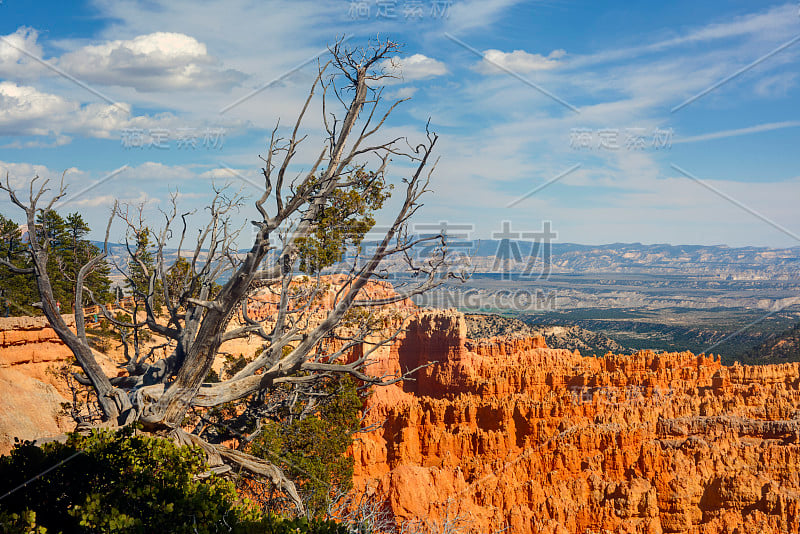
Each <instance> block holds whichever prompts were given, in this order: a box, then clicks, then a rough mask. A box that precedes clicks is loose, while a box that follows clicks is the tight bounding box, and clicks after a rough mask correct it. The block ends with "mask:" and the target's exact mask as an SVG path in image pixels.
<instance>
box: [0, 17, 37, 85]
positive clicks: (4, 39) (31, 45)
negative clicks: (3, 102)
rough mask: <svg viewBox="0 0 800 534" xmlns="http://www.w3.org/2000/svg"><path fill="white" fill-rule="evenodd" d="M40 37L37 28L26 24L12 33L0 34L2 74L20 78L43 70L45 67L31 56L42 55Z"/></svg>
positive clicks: (0, 65)
mask: <svg viewBox="0 0 800 534" xmlns="http://www.w3.org/2000/svg"><path fill="white" fill-rule="evenodd" d="M38 37H39V34H38V33H37V32H36V30H34V29H32V28H26V27H24V26H23V27H21V28H19V29H17V31H16V32H14V33H12V34H9V35H3V36H0V76H3V77H8V78H12V77H13V78H17V79H19V78H28V77H31V76H35V75H38V74H39V73H41V72H42V70H43V69H44V68H45V67H44V66H43V65H41V64H40V63H38V62H37V61H36V60H34V59H32V58H31V55H33V56H35V57H39V58H40V57H41V56H42V47H41V46H39V43H38V42H37V39H38ZM23 50H24V51H27V52H28V53H29V54H30V55H29V54H26V53H25V52H23Z"/></svg>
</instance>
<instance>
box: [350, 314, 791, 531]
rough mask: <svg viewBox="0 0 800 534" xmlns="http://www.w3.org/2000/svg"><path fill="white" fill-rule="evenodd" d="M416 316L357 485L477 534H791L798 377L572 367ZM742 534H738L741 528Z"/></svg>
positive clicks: (374, 415)
mask: <svg viewBox="0 0 800 534" xmlns="http://www.w3.org/2000/svg"><path fill="white" fill-rule="evenodd" d="M465 333H466V327H465V323H464V318H463V316H462V315H461V314H460V313H457V312H452V311H436V312H420V313H419V314H417V315H416V316H415V317H413V318H412V319H411V320H410V322H409V324H408V325H407V332H406V334H405V336H404V337H403V338H402V339H401V340H399V341H398V342H397V343H395V344H394V345H393V346H392V347H391V348H386V350H384V351H383V353H382V354H381V356H380V362H379V364H378V365H376V366H374V367H373V370H372V372H373V373H376V374H384V373H396V372H399V371H400V370H408V369H413V368H415V367H417V366H420V365H425V364H431V365H430V366H428V367H425V368H424V369H422V370H421V371H419V372H418V374H417V380H416V381H414V382H405V383H403V384H398V385H395V386H390V387H386V388H380V389H378V390H377V391H376V392H375V393H374V394H373V395H372V396H371V397H370V398H369V400H368V402H367V405H368V408H369V409H368V411H367V418H368V421H367V422H368V423H369V422H374V423H380V422H383V426H382V427H381V428H380V429H379V430H377V431H375V432H372V433H368V434H363V435H360V440H359V441H357V442H356V443H355V444H354V446H353V449H352V454H353V456H354V458H355V460H356V487H359V488H365V487H366V488H368V489H367V491H368V492H371V493H374V495H375V496H376V497H377V498H378V499H385V500H386V502H387V503H388V505H389V506H390V507H391V509H392V510H393V511H394V513H395V514H397V515H398V516H399V517H400V518H403V519H413V518H434V519H435V518H440V519H444V518H450V519H452V518H454V517H456V516H458V517H459V518H460V519H464V522H463V523H462V525H468V526H469V527H470V528H471V529H472V531H474V532H494V531H497V530H499V529H502V528H506V527H508V529H507V530H506V531H505V532H514V533H520V534H525V533H536V532H546V533H549V532H571V533H576V532H578V533H586V532H595V533H599V532H692V533H722V532H730V533H733V532H759V533H767V532H798V530H800V527H799V526H798V521H800V441H799V437H800V419H798V417H800V411H798V408H800V364H783V365H770V366H760V367H749V366H733V367H725V366H723V365H722V364H721V363H720V361H719V359H718V358H715V357H706V356H696V355H694V354H691V353H689V352H682V353H671V354H663V353H662V354H656V353H653V352H641V353H639V354H635V355H630V356H618V355H610V354H609V355H606V356H605V357H601V358H594V357H582V356H581V355H580V354H578V353H577V352H574V353H573V352H570V351H566V350H558V349H549V348H547V347H546V345H545V343H544V340H543V339H542V338H537V337H534V338H527V339H519V338H516V339H497V338H493V339H488V340H479V341H473V340H467V339H466V335H465ZM737 529H738V530H737Z"/></svg>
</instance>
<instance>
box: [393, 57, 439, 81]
mask: <svg viewBox="0 0 800 534" xmlns="http://www.w3.org/2000/svg"><path fill="white" fill-rule="evenodd" d="M381 67H382V68H383V69H385V70H386V73H387V74H391V75H393V76H399V77H401V78H402V80H403V81H406V82H411V81H415V80H424V79H426V78H433V77H436V76H442V75H444V74H447V67H446V66H445V64H444V63H442V62H441V61H437V60H435V59H433V58H431V57H428V56H425V55H423V54H414V55H412V56H408V57H404V58H401V57H400V56H395V57H393V58H392V59H387V60H384V61H383V62H382V63H381Z"/></svg>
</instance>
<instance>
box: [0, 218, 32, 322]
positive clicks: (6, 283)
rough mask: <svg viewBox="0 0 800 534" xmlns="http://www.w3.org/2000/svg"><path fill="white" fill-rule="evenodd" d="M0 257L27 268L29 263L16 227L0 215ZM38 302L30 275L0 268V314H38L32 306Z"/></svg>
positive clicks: (0, 266) (12, 222)
mask: <svg viewBox="0 0 800 534" xmlns="http://www.w3.org/2000/svg"><path fill="white" fill-rule="evenodd" d="M0 258H2V259H4V260H7V261H9V262H11V263H12V264H13V265H15V266H17V267H19V268H23V269H27V268H30V267H31V261H30V258H29V257H28V254H27V253H26V246H25V242H24V241H23V238H22V232H21V231H20V228H19V226H18V225H17V224H16V223H15V222H14V221H12V220H11V219H8V218H6V217H4V216H3V215H2V214H0ZM38 300H39V296H38V292H37V290H36V281H35V280H34V278H33V275H30V274H17V273H13V272H11V269H9V268H8V267H5V266H3V265H0V315H2V316H6V315H7V314H8V315H12V316H16V315H38V314H39V313H40V312H39V310H37V309H36V308H34V307H33V306H32V304H33V303H34V302H36V301H38Z"/></svg>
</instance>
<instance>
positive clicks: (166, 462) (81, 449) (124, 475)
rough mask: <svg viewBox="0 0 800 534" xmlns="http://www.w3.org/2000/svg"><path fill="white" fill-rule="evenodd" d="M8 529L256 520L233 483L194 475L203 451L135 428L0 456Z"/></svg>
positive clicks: (220, 524)
mask: <svg viewBox="0 0 800 534" xmlns="http://www.w3.org/2000/svg"><path fill="white" fill-rule="evenodd" d="M59 462H63V463H62V464H61V465H58V467H56V468H55V469H51V470H50V471H48V472H46V473H45V474H44V475H43V476H41V477H39V478H38V479H36V480H34V481H32V482H30V483H29V484H27V485H26V486H24V487H22V488H21V489H18V490H17V491H15V492H13V493H11V494H10V495H8V496H6V497H5V498H4V499H2V500H0V522H2V523H3V526H2V529H3V531H4V532H41V530H35V529H36V528H45V529H46V531H47V532H201V533H205V532H230V527H232V526H236V525H244V524H247V523H252V522H255V521H257V520H258V519H259V517H258V514H257V512H255V511H254V510H253V508H252V506H250V505H249V504H247V503H243V502H241V499H239V497H238V495H237V493H236V490H235V489H234V485H233V484H232V483H231V482H228V481H226V480H223V479H220V478H217V477H208V478H207V479H204V480H199V479H197V478H196V475H198V474H201V473H203V472H204V471H206V467H205V460H204V456H203V453H202V452H201V451H200V450H199V449H196V448H191V447H177V446H175V445H174V444H173V443H172V442H171V441H169V440H166V439H160V438H154V437H149V436H144V435H136V434H134V432H133V431H132V430H131V429H125V430H122V431H119V432H111V431H96V432H93V433H92V434H91V435H89V436H85V437H84V436H81V435H78V434H72V435H70V437H69V439H68V440H67V442H66V443H63V444H62V443H49V444H46V445H44V446H42V447H36V446H34V445H32V444H31V443H30V442H22V443H18V444H17V446H16V447H15V448H14V450H13V451H11V454H10V455H9V456H3V457H2V458H0V494H5V493H6V492H8V491H11V490H13V489H14V488H16V487H18V486H19V485H21V484H23V483H24V482H26V481H28V480H30V479H31V478H33V477H35V476H37V475H39V474H40V473H43V472H45V471H47V470H48V469H50V468H51V467H53V466H55V465H57V464H59Z"/></svg>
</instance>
